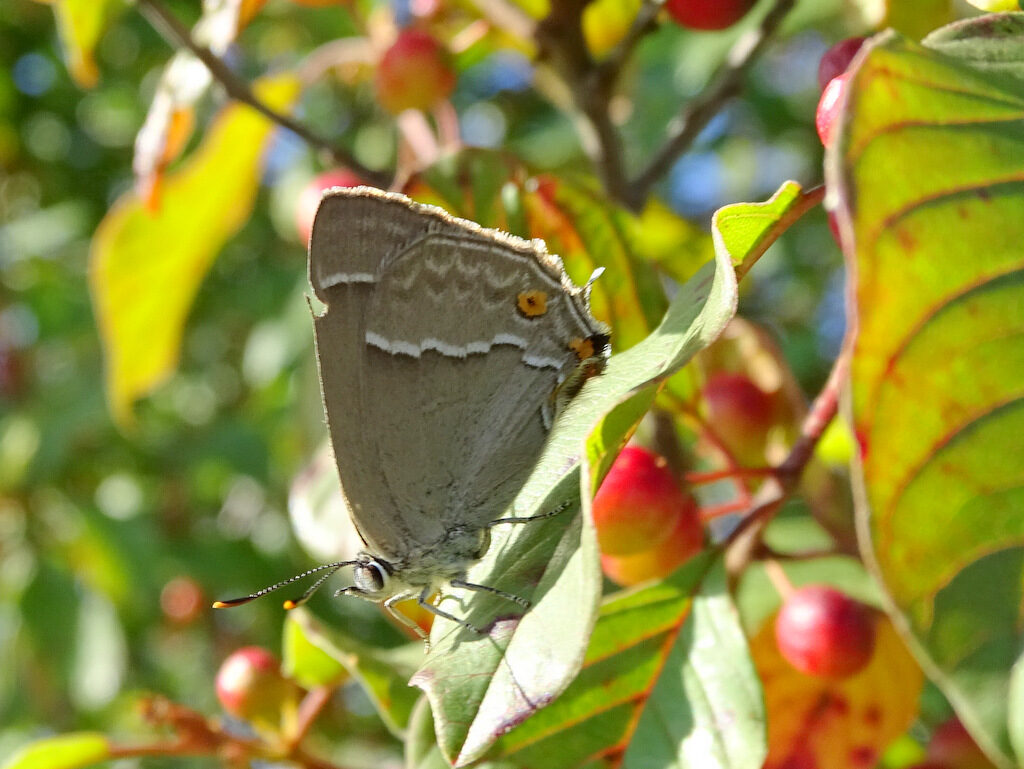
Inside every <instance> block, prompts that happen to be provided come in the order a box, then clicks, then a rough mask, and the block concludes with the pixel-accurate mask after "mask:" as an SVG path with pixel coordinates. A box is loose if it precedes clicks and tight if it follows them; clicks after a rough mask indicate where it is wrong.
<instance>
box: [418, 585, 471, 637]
mask: <svg viewBox="0 0 1024 769" xmlns="http://www.w3.org/2000/svg"><path fill="white" fill-rule="evenodd" d="M432 592H433V590H432V588H430V587H425V588H423V592H422V593H420V597H419V598H417V599H416V603H418V604H419V605H420V606H422V607H423V608H424V609H426V610H427V611H429V612H430V613H431V614H436V615H437V616H438V617H444V618H445V619H446V620H448V621H449V622H454V623H455V624H456V625H462V627H464V628H466V629H467V630H472V631H473V632H474V633H476V634H477V635H483V631H482V630H480V628H478V627H476V626H475V625H473V624H471V623H470V622H469V621H468V620H464V619H459V618H458V617H456V616H454V615H452V614H449V613H448V612H446V611H444V609H440V608H438V607H437V606H434V604H432V603H430V601H428V600H427V599H428V598H429V597H430V595H431V593H432Z"/></svg>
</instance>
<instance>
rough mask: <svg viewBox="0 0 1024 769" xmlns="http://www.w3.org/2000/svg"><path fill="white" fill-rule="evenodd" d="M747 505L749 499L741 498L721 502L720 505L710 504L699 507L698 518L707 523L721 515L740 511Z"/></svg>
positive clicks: (748, 504)
mask: <svg viewBox="0 0 1024 769" xmlns="http://www.w3.org/2000/svg"><path fill="white" fill-rule="evenodd" d="M749 506H750V500H742V499H740V500H734V501H732V502H723V503H722V504H720V505H710V506H708V507H702V508H701V509H700V518H701V520H702V521H704V522H705V523H707V522H708V521H711V520H714V519H715V518H721V517H722V516H723V515H732V514H733V513H739V512H742V511H743V510H746V509H747V508H748V507H749Z"/></svg>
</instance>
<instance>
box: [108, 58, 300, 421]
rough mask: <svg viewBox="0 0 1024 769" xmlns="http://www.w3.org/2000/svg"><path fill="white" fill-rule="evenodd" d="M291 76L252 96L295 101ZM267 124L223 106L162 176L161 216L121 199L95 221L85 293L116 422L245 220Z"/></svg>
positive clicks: (160, 372) (161, 372) (244, 110)
mask: <svg viewBox="0 0 1024 769" xmlns="http://www.w3.org/2000/svg"><path fill="white" fill-rule="evenodd" d="M298 91H299V84H298V81H297V80H296V79H295V78H294V77H293V76H291V75H281V76H276V77H273V78H266V79H264V80H262V81H260V82H259V83H258V84H257V94H258V96H259V98H260V99H261V100H262V101H264V102H265V103H267V104H268V105H270V106H273V107H276V108H279V109H280V108H285V107H287V105H289V104H290V103H291V102H292V101H293V100H294V99H295V98H296V96H297V95H298ZM273 129H274V125H273V124H272V123H271V122H270V121H269V120H267V119H266V118H265V117H263V116H262V115H260V114H259V113H257V112H256V111H255V110H253V109H252V108H251V107H247V106H244V105H238V104H235V105H231V106H229V107H227V108H225V109H224V110H223V112H221V114H220V115H219V116H218V117H217V118H216V119H215V120H214V122H213V124H212V125H211V126H210V128H209V130H208V132H207V135H206V137H205V138H204V140H203V143H202V145H201V146H200V147H199V148H198V149H197V150H196V151H195V153H194V154H193V155H192V156H191V157H190V158H188V160H186V161H185V162H184V163H183V164H182V166H181V167H179V168H178V169H177V170H175V171H174V172H172V173H170V174H168V175H167V177H166V179H165V181H164V185H163V193H162V202H161V207H160V211H159V212H158V213H156V214H151V213H149V211H147V209H146V207H145V206H144V205H143V203H142V202H141V201H140V200H139V198H138V196H137V195H136V194H135V193H128V194H126V195H124V196H123V197H122V198H121V199H120V200H119V201H118V202H117V203H116V204H115V205H114V207H113V208H112V209H111V210H110V211H109V212H108V213H107V216H106V217H105V218H104V220H103V221H102V222H101V223H100V226H99V228H98V229H97V231H96V234H95V236H94V238H93V244H92V253H91V255H90V275H89V278H90V287H91V289H92V298H93V305H94V307H95V311H96V317H97V321H98V323H99V327H100V334H101V337H102V340H103V347H104V351H105V354H106V387H107V398H108V401H109V404H110V409H111V412H112V413H113V416H114V419H115V421H117V422H118V423H119V424H120V425H122V426H126V425H130V424H131V422H132V412H131V408H132V404H133V403H134V401H135V400H136V399H137V398H138V397H140V396H142V395H145V394H146V393H148V392H149V391H150V390H151V389H152V388H153V387H155V386H156V385H157V384H159V383H160V382H161V381H162V380H163V379H164V378H165V377H167V376H168V375H169V374H170V373H171V371H172V370H173V369H174V367H175V366H176V365H177V361H178V355H179V350H180V347H181V338H182V333H183V329H184V325H185V320H186V318H187V316H188V312H189V309H190V308H191V306H192V301H193V299H194V298H195V295H196V292H197V291H198V289H199V285H200V283H201V282H202V280H203V277H204V276H205V275H206V272H207V270H208V269H209V268H210V265H211V264H212V262H213V259H214V258H215V257H216V255H217V253H218V252H219V251H220V249H221V247H222V246H223V245H224V243H225V242H226V241H227V240H228V238H230V237H231V236H232V235H233V234H234V233H235V232H236V231H237V230H238V229H239V228H240V227H241V226H242V224H243V223H245V221H246V220H247V219H248V218H249V215H250V213H251V211H252V207H253V203H254V201H255V198H256V191H257V186H258V183H259V175H260V167H261V162H260V161H261V159H262V157H263V153H264V150H265V149H266V144H267V140H268V139H269V138H270V135H271V132H272V131H273Z"/></svg>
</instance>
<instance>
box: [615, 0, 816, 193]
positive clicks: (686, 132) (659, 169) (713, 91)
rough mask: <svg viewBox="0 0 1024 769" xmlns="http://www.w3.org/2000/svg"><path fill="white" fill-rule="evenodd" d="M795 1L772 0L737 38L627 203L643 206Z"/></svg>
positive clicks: (731, 94) (740, 79)
mask: <svg viewBox="0 0 1024 769" xmlns="http://www.w3.org/2000/svg"><path fill="white" fill-rule="evenodd" d="M795 4H796V0H775V3H774V5H772V7H771V9H770V10H769V11H768V13H767V14H766V15H765V17H764V18H763V19H762V20H761V24H760V25H759V26H758V27H757V29H754V30H751V31H750V32H748V33H747V34H744V35H743V36H741V37H740V39H739V40H737V41H736V43H735V44H734V45H733V47H732V50H730V51H729V55H728V56H727V57H726V60H725V63H724V64H723V65H722V66H721V67H720V68H719V70H718V72H716V73H715V75H714V76H713V77H712V78H711V82H710V83H709V84H708V85H707V87H706V88H705V89H704V91H703V92H701V93H700V94H698V95H697V96H696V97H694V98H693V99H692V100H691V101H690V102H689V103H688V104H687V105H686V106H685V107H684V108H683V111H682V114H680V116H679V118H678V119H677V120H676V121H675V123H674V124H673V126H672V129H671V132H670V134H669V136H668V138H667V139H666V140H665V144H664V145H663V146H662V148H661V149H660V150H658V151H657V152H656V153H655V154H654V157H652V158H651V160H650V162H649V163H648V164H647V167H646V168H645V169H644V170H643V171H642V172H641V174H640V175H639V176H638V177H637V178H636V180H634V181H633V182H632V183H631V184H630V186H629V190H628V191H627V195H626V200H625V202H626V204H627V205H629V206H630V207H631V208H633V209H634V210H639V209H640V208H642V207H643V204H644V201H646V200H647V196H648V195H650V192H651V188H652V187H653V186H654V185H655V183H657V181H658V180H659V179H661V177H662V176H663V175H664V173H665V171H666V169H668V168H670V167H671V166H672V164H673V163H674V162H675V161H676V160H677V159H678V158H679V156H680V155H682V154H683V153H685V152H686V151H687V150H688V149H689V148H690V146H691V145H692V144H693V142H694V140H695V139H696V138H697V136H698V135H699V134H700V132H701V131H702V130H704V127H705V126H706V125H707V124H708V123H709V122H710V121H711V118H713V117H714V116H715V115H717V114H718V113H719V112H720V111H721V110H722V108H723V107H724V106H725V104H726V102H728V101H730V100H731V99H733V98H734V97H735V96H737V95H739V93H740V90H741V87H742V85H743V79H744V78H745V77H746V74H747V70H748V69H750V66H751V65H752V64H753V63H754V61H755V60H756V59H757V57H758V56H759V55H760V54H761V52H762V51H763V50H764V48H765V46H766V45H767V44H768V41H769V40H770V39H771V38H772V36H773V35H774V34H775V33H776V31H778V28H779V26H780V25H781V24H782V21H783V19H785V18H786V16H787V14H788V13H789V12H790V11H791V10H792V9H793V6H794V5H795Z"/></svg>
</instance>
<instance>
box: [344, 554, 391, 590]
mask: <svg viewBox="0 0 1024 769" xmlns="http://www.w3.org/2000/svg"><path fill="white" fill-rule="evenodd" d="M352 576H353V577H354V578H355V583H356V587H357V588H359V590H360V591H361V592H364V593H379V592H381V591H382V590H384V586H385V585H386V584H387V583H388V570H387V569H386V568H385V567H384V565H383V564H381V563H380V562H378V561H376V560H371V561H367V562H366V563H360V564H358V565H357V566H356V568H355V573H354V574H353V575H352Z"/></svg>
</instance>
